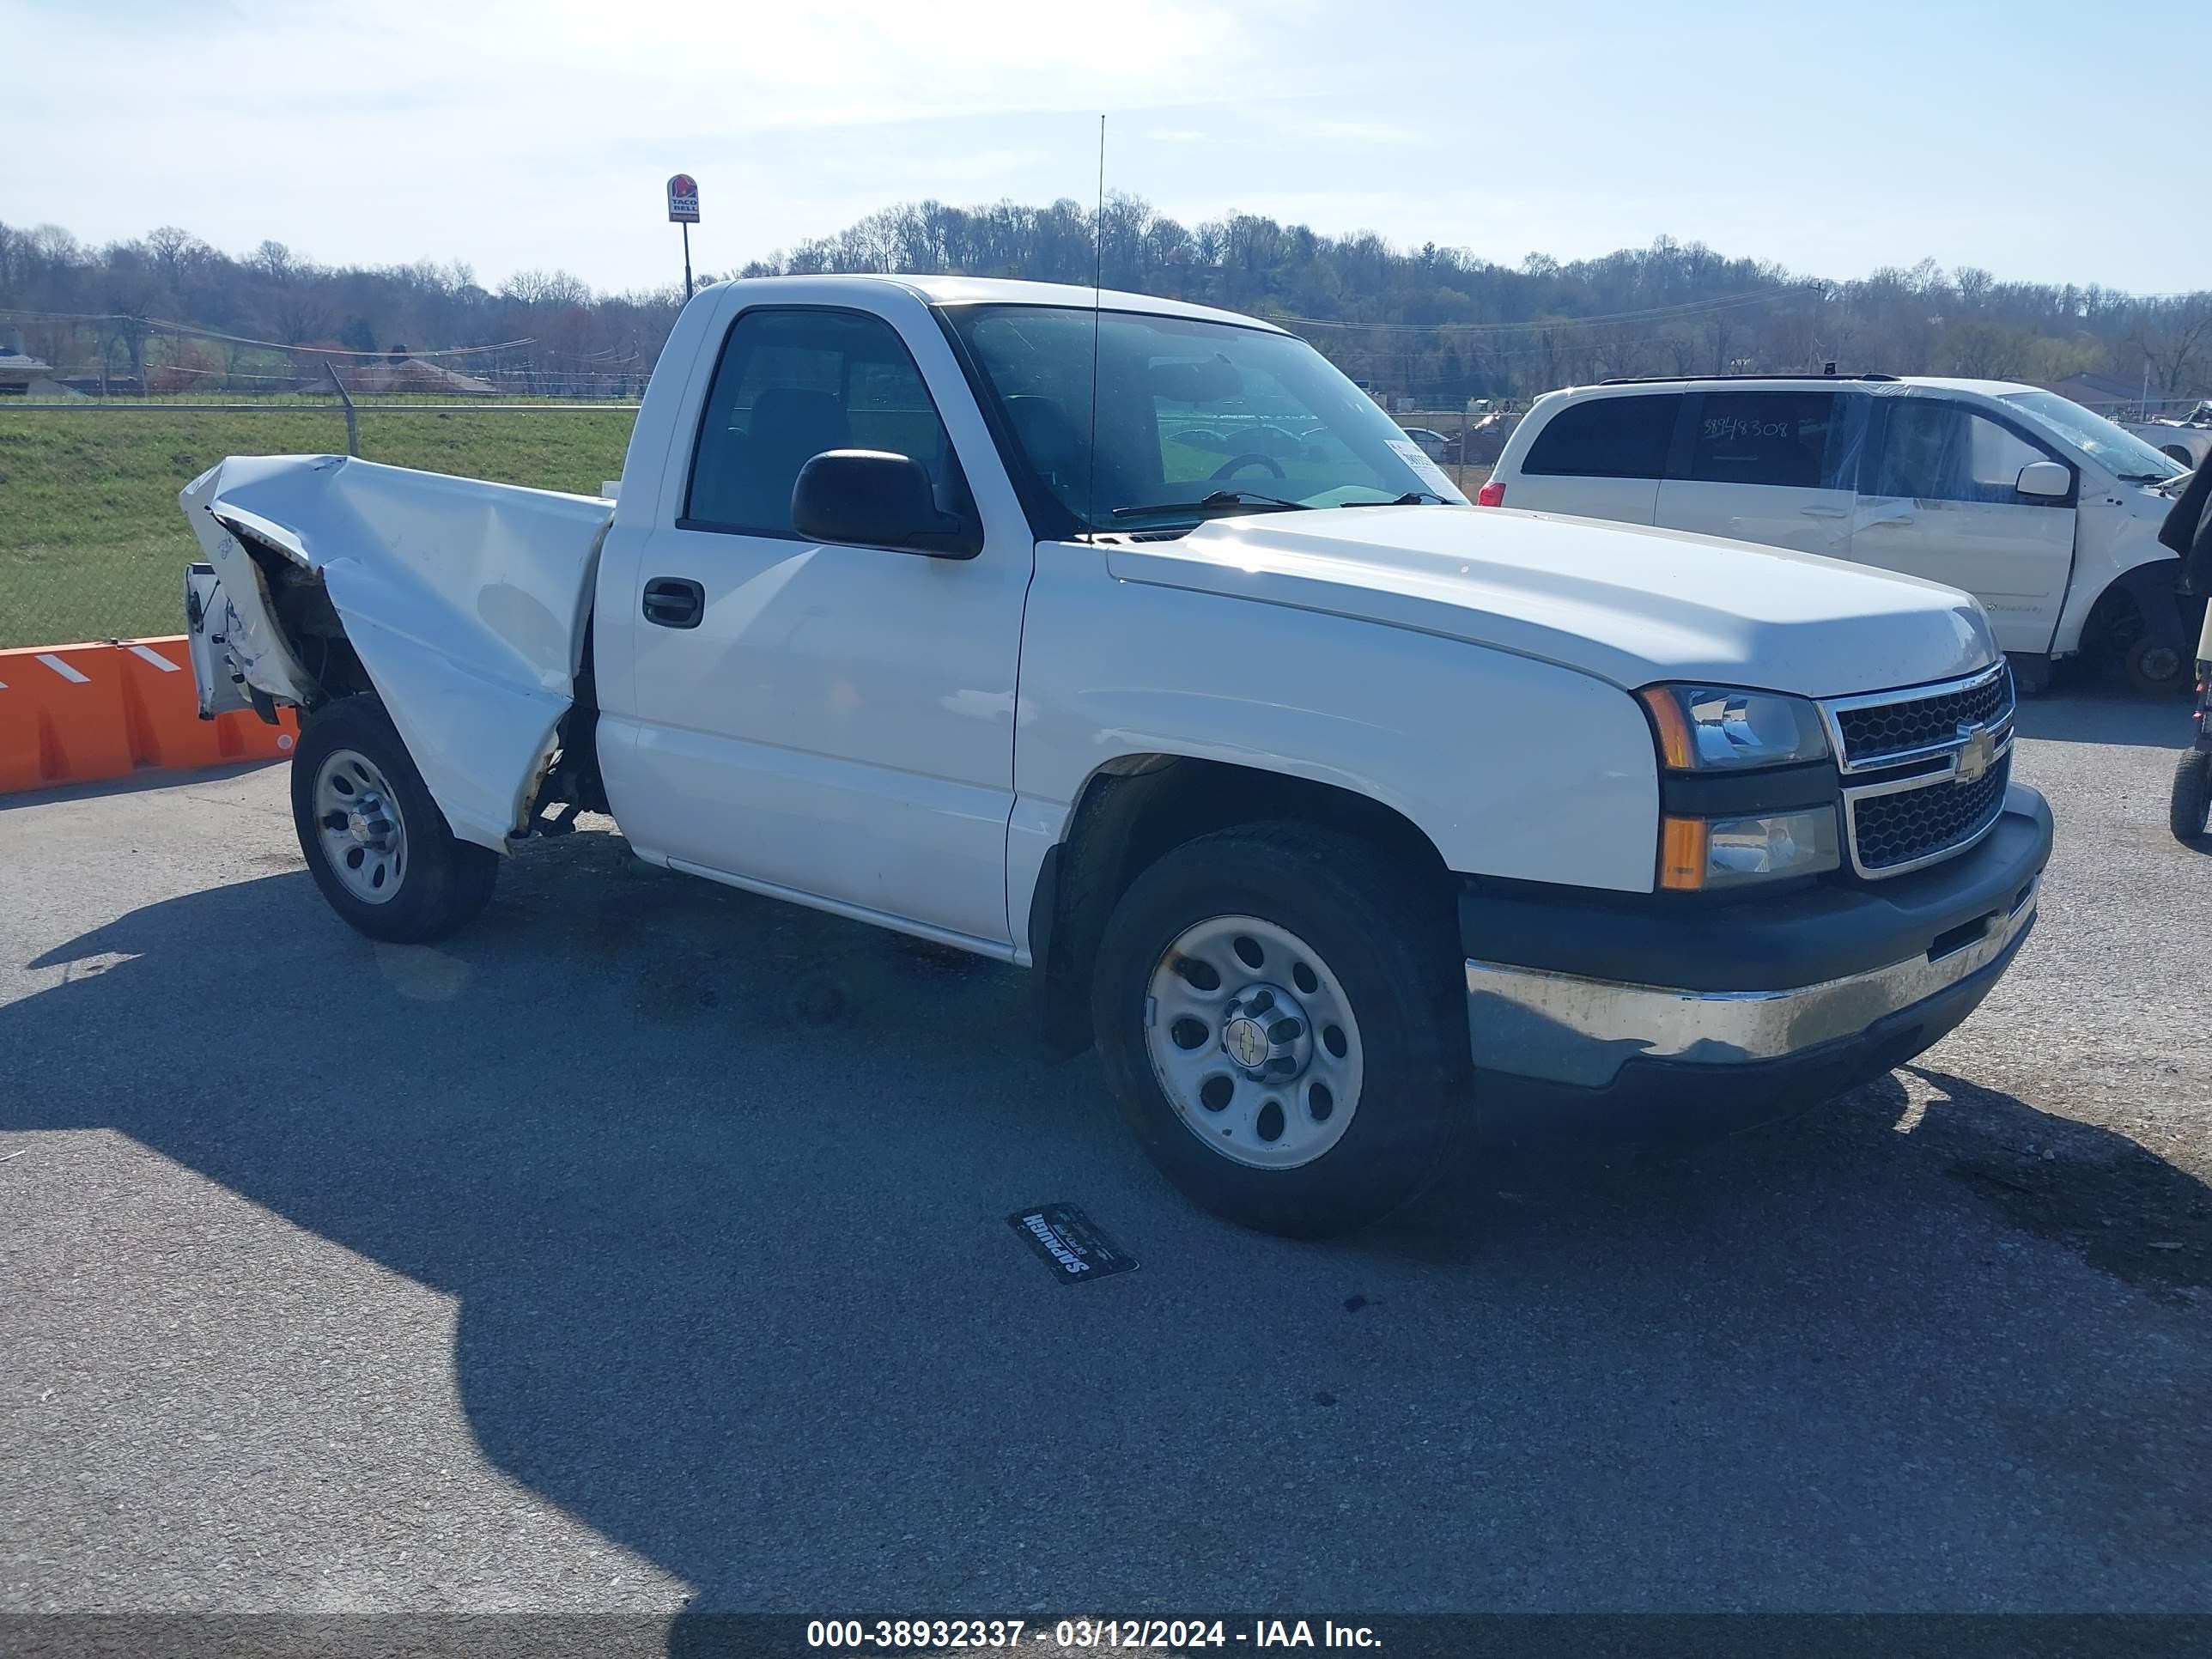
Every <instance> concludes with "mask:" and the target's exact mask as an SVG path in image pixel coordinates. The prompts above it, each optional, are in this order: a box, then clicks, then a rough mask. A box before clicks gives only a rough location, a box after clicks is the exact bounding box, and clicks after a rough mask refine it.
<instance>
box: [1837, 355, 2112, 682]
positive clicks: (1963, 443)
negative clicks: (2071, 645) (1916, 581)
mask: <svg viewBox="0 0 2212 1659" xmlns="http://www.w3.org/2000/svg"><path fill="white" fill-rule="evenodd" d="M1872 401H1873V403H1874V404H1875V410H1876V416H1875V434H1874V444H1873V449H1872V453H1870V454H1869V456H1868V457H1867V459H1866V461H1865V463H1864V465H1863V466H1862V468H1861V470H1860V483H1859V496H1858V511H1857V514H1856V515H1855V518H1854V521H1853V525H1852V530H1851V556H1852V557H1853V558H1854V559H1857V560H1858V561H1859V562H1861V563H1863V564H1875V565H1880V566H1881V567H1882V568H1884V569H1887V570H1897V571H1902V572H1903V573H1905V574H1907V575H1911V576H1925V577H1927V578H1928V579H1929V580H1931V581H1939V582H1944V583H1948V585H1949V586H1953V587H1963V588H1964V589H1966V592H1969V593H1972V595H1973V596H1974V597H1975V598H1976V599H1979V600H1980V601H1981V602H1982V608H1983V609H1984V611H1988V612H1989V616H1990V629H1991V631H1992V632H1993V633H1995V634H1996V641H1997V644H1998V645H1999V646H2000V647H2002V648H2003V649H2005V650H2007V651H2023V652H2040V651H2048V650H2049V649H2051V635H2052V632H2053V630H2054V629H2057V625H2058V612H2059V610H2060V607H2061V606H2062V605H2063V604H2064V602H2065V599H2066V582H2067V578H2068V577H2069V574H2071V573H2072V571H2073V568H2074V522H2075V503H2076V501H2078V500H2079V498H2080V495H2081V472H2080V470H2079V469H2078V468H2075V466H2074V465H2072V463H2070V462H2068V461H2066V459H2065V458H2064V457H2063V456H2062V455H2060V454H2059V453H2057V451H2056V450H2053V449H2051V448H2049V447H2046V446H2045V445H2044V444H2042V443H2040V442H2039V441H2036V440H2035V439H2034V438H2033V437H2032V436H2031V435H2029V434H2028V433H2027V430H2026V429H2025V428H2021V427H2016V426H2015V425H2013V424H2012V423H2010V422H2005V421H2001V420H1999V419H1996V418H1995V417H1993V416H1990V415H1987V414H1984V413H1983V412H1982V411H1981V410H1977V409H1974V408H1972V407H1970V406H1969V405H1967V404H1960V403H1953V402H1950V401H1948V399H1942V398H1910V397H1877V398H1874V399H1873V400H1872ZM2032 461H2057V462H2060V463H2061V464H2062V465H2065V466H2066V467H2067V470H2068V471H2069V472H2071V473H2072V474H2073V476H2074V488H2073V489H2070V490H2069V491H2068V492H2067V494H2066V495H2063V496H2053V497H2040V498H2039V497H2036V496H2032V495H2021V493H2020V491H2019V489H2018V488H2017V485H2018V483H2019V479H2020V472H2021V468H2022V467H2024V466H2026V465H2028V464H2029V463H2030V462H2032Z"/></svg>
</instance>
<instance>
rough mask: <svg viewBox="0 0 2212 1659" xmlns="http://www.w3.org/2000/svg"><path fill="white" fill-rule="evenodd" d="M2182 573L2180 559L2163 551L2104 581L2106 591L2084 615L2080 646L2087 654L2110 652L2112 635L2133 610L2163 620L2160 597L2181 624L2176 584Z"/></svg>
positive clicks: (2176, 625)
mask: <svg viewBox="0 0 2212 1659" xmlns="http://www.w3.org/2000/svg"><path fill="white" fill-rule="evenodd" d="M2180 575H2181V561H2180V560H2179V558H2176V557H2174V556H2172V555H2171V554H2166V553H2161V554H2160V556H2157V557H2155V558H2150V559H2146V560H2144V561H2143V562H2142V563H2141V564H2135V565H2130V566H2129V567H2128V568H2126V569H2125V570H2123V571H2121V572H2120V573H2119V574H2118V575H2117V576H2114V577H2113V578H2112V580H2110V581H2108V582H2106V584H2105V588H2104V591H2103V592H2100V593H2099V594H2098V595H2097V597H2096V599H2094V600H2093V601H2092V602H2091V604H2090V606H2089V610H2088V614H2087V616H2086V617H2084V618H2083V619H2082V623H2081V647H2080V648H2081V652H2082V653H2083V654H2084V655H2090V654H2093V653H2110V652H2111V650H2112V643H2113V641H2112V635H2113V631H2114V629H2115V628H2116V627H2118V625H2119V624H2120V623H2122V622H2123V621H2124V618H2125V616H2126V613H2127V611H2130V610H2133V611H2136V614H2137V615H2138V616H2140V617H2142V619H2143V621H2144V622H2146V623H2151V622H2153V621H2154V619H2156V620H2158V621H2161V622H2162V620H2163V618H2162V617H2160V613H2159V612H2158V611H2157V609H2156V606H2157V605H2158V603H2159V601H2160V600H2161V599H2163V600H2165V601H2166V604H2167V608H2168V609H2170V610H2172V612H2173V617H2174V625H2175V627H2176V628H2177V629H2179V627H2180V625H2181V605H2180V604H2179V599H2180V596H2179V594H2178V593H2177V592H2175V584H2176V583H2177V582H2178V580H2179V578H2180Z"/></svg>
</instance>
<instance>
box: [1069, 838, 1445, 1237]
mask: <svg viewBox="0 0 2212 1659" xmlns="http://www.w3.org/2000/svg"><path fill="white" fill-rule="evenodd" d="M1235 915H1249V916H1252V917H1254V918H1255V919H1258V920H1260V921H1265V922H1268V923H1271V924H1273V925H1274V926H1275V927H1280V928H1282V929H1284V930H1286V931H1287V932H1288V933H1291V934H1294V935H1295V936H1297V939H1300V940H1303V941H1304V942H1305V943H1306V944H1307V945H1309V946H1310V949H1311V951H1312V952H1313V953H1314V954H1315V955H1316V957H1320V958H1321V959H1322V962H1323V963H1325V964H1326V967H1327V969H1328V972H1330V973H1331V974H1333V975H1334V978H1335V980H1336V981H1338V982H1339V983H1340V985H1341V987H1342V988H1343V990H1344V993H1345V996H1346V1002H1347V1004H1348V1006H1349V1007H1350V1009H1351V1011H1352V1015H1353V1018H1354V1020H1355V1021H1356V1023H1357V1025H1358V1033H1359V1042H1360V1050H1361V1054H1360V1061H1361V1064H1362V1066H1363V1067H1364V1079H1363V1081H1362V1082H1361V1085H1360V1091H1359V1095H1358V1100H1357V1102H1356V1103H1355V1104H1354V1106H1353V1109H1352V1114H1351V1115H1350V1117H1349V1121H1347V1123H1346V1126H1345V1127H1344V1128H1343V1130H1342V1131H1341V1138H1340V1139H1338V1140H1336V1141H1335V1142H1334V1145H1333V1146H1329V1147H1328V1149H1327V1150H1326V1151H1323V1152H1321V1153H1320V1154H1319V1155H1318V1156H1316V1157H1315V1158H1313V1159H1312V1160H1311V1161H1310V1162H1308V1163H1305V1164H1300V1165H1298V1166H1297V1167H1295V1168H1291V1169H1259V1168H1254V1167H1251V1166H1250V1165H1249V1164H1243V1163H1239V1162H1237V1161H1235V1160H1234V1159H1232V1158H1230V1157H1228V1156H1225V1155H1224V1154H1223V1153H1222V1152H1217V1151H1215V1150H1214V1149H1213V1147H1212V1142H1211V1140H1210V1139H1207V1138H1205V1137H1201V1135H1200V1133H1198V1131H1197V1130H1196V1129H1195V1128H1194V1127H1190V1126H1189V1125H1188V1124H1187V1123H1186V1122H1185V1121H1184V1119H1183V1117H1182V1115H1181V1114H1180V1113H1179V1112H1178V1111H1177V1110H1176V1107H1175V1105H1174V1104H1173V1103H1172V1102H1171V1101H1170V1098H1169V1096H1168V1094H1167V1092H1166V1091H1164V1089H1163V1088H1162V1086H1161V1084H1160V1080H1159V1078H1158V1075H1157V1074H1156V1073H1155V1070H1154V1067H1153V1064H1152V1057H1151V1054H1150V1053H1149V1051H1148V1049H1147V1048H1146V1000H1147V996H1148V987H1149V986H1150V983H1151V980H1152V974H1153V972H1154V970H1155V969H1158V967H1159V966H1160V965H1161V963H1162V962H1163V960H1164V957H1165V955H1166V953H1167V951H1168V949H1169V947H1170V945H1171V944H1173V943H1174V942H1175V941H1176V939H1178V938H1180V937H1181V936H1182V933H1183V931H1184V930H1185V929H1186V928H1188V927H1192V926H1194V925H1195V924H1197V923H1200V922H1201V921H1206V920H1207V919H1209V918H1212V917H1218V916H1235ZM1450 925H1451V908H1450V905H1449V902H1448V901H1447V900H1446V898H1445V897H1444V896H1443V895H1442V894H1440V893H1433V892H1431V891H1429V890H1426V888H1425V886H1424V885H1423V884H1420V883H1419V882H1416V881H1414V880H1413V879H1410V878H1407V876H1406V875H1404V874H1403V873H1401V871H1400V870H1398V869H1396V868H1395V867H1394V866H1393V865H1392V864H1391V862H1390V861H1389V860H1385V859H1383V858H1381V857H1379V856H1377V855H1376V853H1375V852H1374V851H1373V850H1372V849H1371V848H1369V847H1368V846H1367V845H1365V844H1364V843H1363V842H1359V841H1358V840H1357V839H1355V838H1353V837H1352V836H1346V835H1342V834H1339V833H1337V832H1334V831H1331V830H1324V829H1314V828H1310V827H1308V826H1306V825H1303V824H1295V823H1263V824H1252V825H1246V826H1242V827H1239V828H1236V829H1225V830H1222V831H1219V832H1218V833H1217V834H1213V835H1209V836H1203V837H1200V839H1198V840H1196V841H1192V842H1186V843H1185V844H1184V845H1182V846H1181V847H1179V848H1176V849H1175V850H1174V851H1172V852H1170V853H1168V854H1165V855H1164V856H1163V857H1162V858H1161V859H1160V860H1158V862H1157V863H1155V864H1153V865H1152V866H1150V867H1149V868H1148V869H1146V871H1145V872H1143V873H1142V874H1141V875H1139V877H1138V878H1136V880H1135V881H1134V882H1133V883H1132V884H1130V886H1129V888H1128V890H1127V891H1126V892H1125V893H1123V894H1122V896H1121V899H1120V901H1119V902H1118V903H1117V904H1116V905H1115V909H1114V913H1113V915H1112V916H1111V917H1110V918H1109V920H1108V921H1107V924H1106V928H1105V933H1104V936H1103V939H1102V940H1101V941H1100V945H1099V951H1098V957H1097V971H1096V974H1095V976H1094V978H1093V981H1092V991H1091V1019H1092V1024H1093V1027H1094V1030H1095V1031H1096V1034H1097V1043H1098V1050H1099V1054H1100V1055H1101V1057H1102V1058H1103V1061H1104V1063H1105V1066H1106V1070H1107V1074H1108V1077H1109V1081H1110V1082H1111V1084H1112V1085H1113V1088H1114V1091H1115V1095H1116V1097H1118V1098H1119V1100H1120V1103H1121V1110H1122V1114H1123V1115H1124V1117H1125V1118H1126V1120H1127V1123H1128V1125H1129V1127H1130V1130H1131V1131H1132V1133H1134V1134H1135V1136H1136V1138H1137V1141H1138V1144H1139V1146H1142V1147H1143V1148H1144V1150H1145V1152H1146V1155H1147V1156H1149V1157H1150V1158H1152V1162H1153V1163H1154V1164H1158V1166H1159V1168H1160V1170H1162V1171H1163V1172H1164V1174H1165V1175H1166V1176H1167V1177H1168V1178H1169V1179H1170V1181H1172V1182H1174V1183H1175V1184H1176V1186H1177V1187H1178V1188H1181V1189H1182V1192H1183V1193H1184V1194H1186V1195H1187V1196H1188V1197H1189V1198H1190V1199H1192V1200H1194V1202H1196V1203H1198V1204H1199V1205H1200V1206H1203V1207H1205V1208H1206V1209H1208V1210H1211V1211H1212V1212H1214V1213H1215V1214H1216V1215H1219V1216H1222V1217H1225V1218H1227V1219H1229V1220H1231V1221H1234V1222H1237V1223H1239V1224H1240V1225H1243V1226H1247V1227H1252V1228H1255V1229H1257V1230H1259V1231H1262V1232H1270V1233H1281V1234H1287V1235H1291V1236H1293V1237H1318V1236H1321V1235H1324V1234H1328V1233H1334V1232H1340V1231H1344V1230H1346V1229H1347V1228H1351V1227H1356V1226H1358V1225H1361V1224H1363V1223H1365V1222H1369V1221H1372V1220H1375V1219H1376V1218H1379V1217H1381V1216H1383V1215H1386V1214H1388V1213H1389V1212H1390V1211H1392V1210H1394V1209H1396V1208H1397V1207H1399V1206H1401V1205H1402V1204H1404V1203H1405V1202H1406V1201H1407V1200H1409V1199H1411V1198H1413V1197H1414V1196H1415V1195H1416V1194H1418V1193H1419V1191H1420V1190H1421V1189H1422V1188H1424V1187H1425V1185H1427V1183H1428V1182H1429V1181H1430V1180H1431V1178H1433V1177H1434V1176H1436V1175H1437V1174H1438V1173H1439V1172H1440V1171H1441V1170H1443V1168H1444V1167H1445V1166H1446V1164H1447V1163H1448V1161H1449V1155H1450V1153H1451V1152H1453V1150H1454V1149H1455V1146H1457V1145H1458V1143H1459V1142H1460V1140H1461V1139H1462V1134H1463V1132H1464V1130H1465V1129H1466V1127H1468V1123H1469V1121H1470V1119H1471V1117H1472V1107H1471V1103H1470V1101H1469V1099H1468V1081H1467V1077H1468V1037H1467V1024H1466V1012H1465V1004H1464V1001H1463V1000H1462V997H1463V994H1462V993H1460V992H1459V991H1458V989H1457V975H1456V974H1455V971H1454V969H1455V966H1456V957H1455V953H1454V941H1453V939H1452V935H1451V931H1450ZM1289 1086H1290V1087H1291V1088H1292V1089H1295V1088H1296V1087H1297V1085H1289ZM1277 1121H1278V1123H1279V1122H1280V1121H1281V1119H1280V1117H1278V1119H1277Z"/></svg>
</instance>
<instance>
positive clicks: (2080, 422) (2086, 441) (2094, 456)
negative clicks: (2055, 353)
mask: <svg viewBox="0 0 2212 1659" xmlns="http://www.w3.org/2000/svg"><path fill="white" fill-rule="evenodd" d="M2004 401H2005V402H2006V403H2008V404H2011V405H2012V406H2013V407H2014V408H2015V409H2016V410H2020V412H2021V414H2023V415H2025V416H2027V417H2028V419H2030V420H2031V421H2033V422H2035V423H2036V424H2037V425H2038V426H2039V427H2041V428H2044V430H2045V431H2046V432H2050V433H2053V434H2055V435H2057V436H2058V437H2060V438H2062V439H2063V440H2064V441H2066V442H2068V443H2069V444H2071V445H2072V446H2073V447H2075V448H2076V449H2078V450H2080V451H2081V453H2084V454H2085V455H2087V456H2088V458H2089V459H2091V460H2093V461H2094V462H2096V463H2097V464H2098V465H2100V466H2104V467H2109V468H2110V469H2111V470H2112V472H2113V474H2114V476H2116V477H2122V478H2151V479H2161V478H2172V477H2179V476H2180V475H2181V474H2182V473H2184V472H2186V471H2189V469H2188V468H2187V467H2185V466H2184V465H2181V464H2180V463H2179V461H2177V460H2175V459H2173V457H2172V456H2171V455H2161V454H2160V453H2159V452H2158V451H2157V450H2155V449H2154V448H2153V447H2151V446H2150V445H2148V444H2147V443H2145V442H2144V441H2142V439H2141V438H2138V437H2136V435H2135V434H2134V433H2132V432H2126V431H2123V430H2122V429H2121V428H2118V427H2117V426H2114V425H2113V424H2112V422H2110V421H2108V420H2106V418H2105V417H2104V416H2101V415H2092V414H2091V413H2090V412H2089V411H2088V410H2086V409H2084V408H2082V407H2081V404H2077V403H2075V402H2074V401H2073V400H2072V399H2071V398H2062V397H2060V396H2059V395H2058V394H2057V392H2007V393H2006V394H2005V396H2004Z"/></svg>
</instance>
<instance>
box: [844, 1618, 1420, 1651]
mask: <svg viewBox="0 0 2212 1659" xmlns="http://www.w3.org/2000/svg"><path fill="white" fill-rule="evenodd" d="M1024 1638H1027V1639H1028V1640H1029V1641H1030V1642H1031V1643H1033V1644H1037V1645H1040V1646H1047V1647H1053V1648H1063V1649H1065V1648H1148V1649H1165V1650H1179V1649H1188V1648H1226V1647H1230V1646H1232V1645H1237V1646H1244V1647H1254V1648H1375V1647H1380V1646H1381V1645H1382V1644H1381V1642H1380V1640H1379V1639H1378V1638H1376V1634H1375V1632H1374V1631H1373V1630H1372V1629H1371V1628H1370V1626H1365V1625H1340V1624H1338V1623H1336V1622H1335V1621H1334V1620H1328V1619H1324V1620H1321V1621H1320V1628H1319V1629H1318V1630H1316V1628H1315V1626H1314V1621H1312V1620H1305V1619H1256V1620H1252V1621H1251V1623H1250V1625H1249V1627H1238V1626H1231V1625H1229V1623H1228V1622H1227V1621H1226V1620H1220V1619H1212V1620H1207V1619H1061V1620H1056V1621H1054V1623H1053V1624H1050V1625H1047V1624H1045V1623H1044V1622H1042V1620H1039V1621H1037V1622H1036V1623H1034V1624H1032V1623H1031V1622H1030V1621H1029V1620H1024V1619H890V1620H884V1619H878V1620H860V1619H815V1620H808V1621H807V1626H806V1644H807V1646H809V1647H811V1648H826V1649H832V1650H834V1649H838V1648H850V1649H876V1650H883V1649H908V1650H914V1649H940V1650H942V1649H959V1648H1015V1647H1019V1646H1020V1645H1021V1644H1022V1642H1023V1640H1024Z"/></svg>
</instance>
